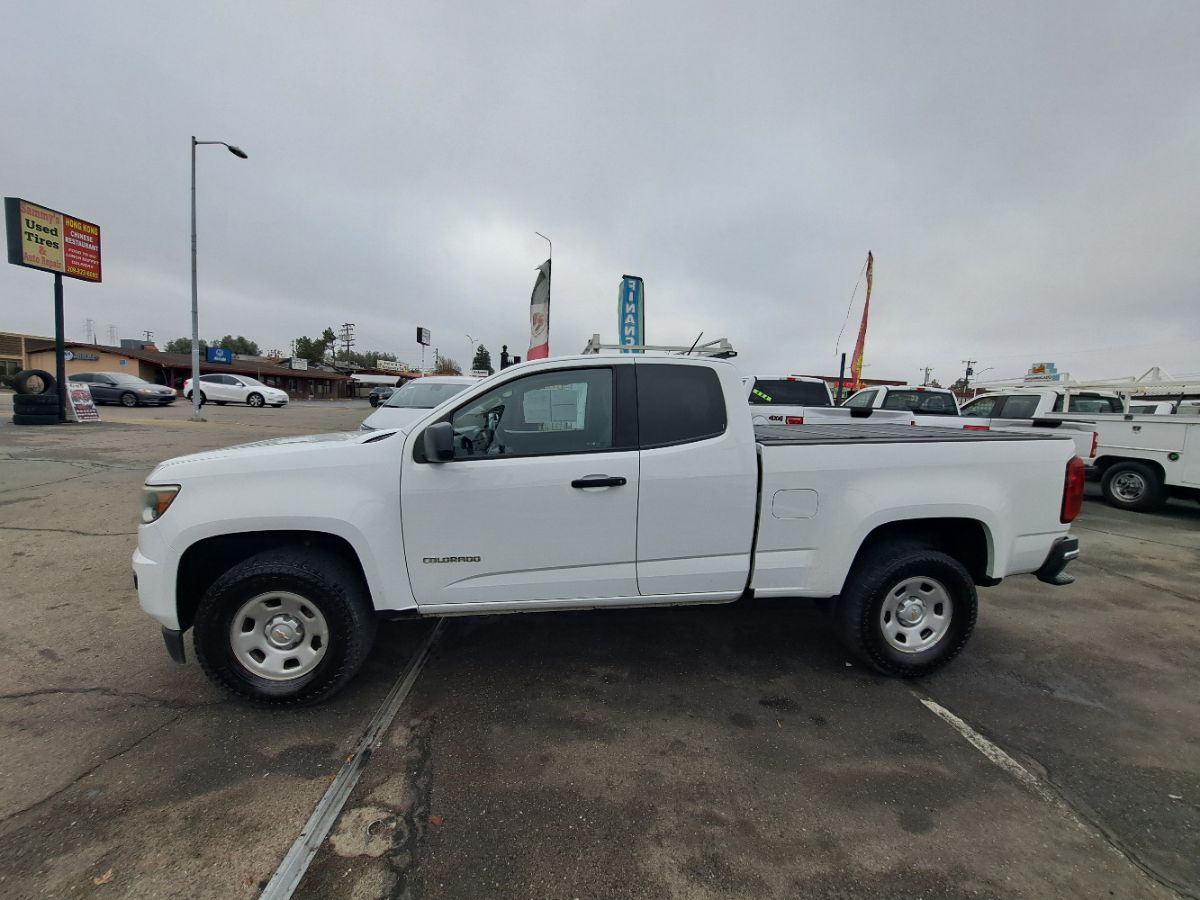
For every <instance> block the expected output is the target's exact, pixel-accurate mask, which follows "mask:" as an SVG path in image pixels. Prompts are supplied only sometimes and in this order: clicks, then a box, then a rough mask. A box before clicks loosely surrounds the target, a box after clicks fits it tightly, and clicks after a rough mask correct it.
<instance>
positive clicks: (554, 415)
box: [133, 354, 1083, 704]
mask: <svg viewBox="0 0 1200 900" xmlns="http://www.w3.org/2000/svg"><path fill="white" fill-rule="evenodd" d="M1082 493H1083V466H1082V463H1080V461H1079V460H1078V459H1077V458H1075V456H1074V447H1073V445H1072V444H1071V442H1070V441H1067V440H1063V439H1060V438H1058V437H1057V436H1056V435H1055V434H1053V433H1048V434H1046V435H1031V434H1010V433H997V432H990V431H989V432H972V431H963V430H961V429H940V428H913V427H910V426H908V425H887V424H885V425H873V424H869V423H862V424H820V425H813V426H800V427H786V426H784V427H770V426H768V427H762V428H759V429H757V430H756V429H755V428H754V426H753V425H752V424H751V410H750V406H749V405H748V404H747V403H746V392H745V387H744V386H743V384H742V381H741V378H740V377H739V375H738V373H737V371H736V369H735V368H734V367H733V366H732V365H731V364H729V363H727V362H724V361H722V360H720V359H714V358H698V357H695V356H665V357H652V356H648V355H641V354H626V355H620V356H601V355H585V356H580V357H566V358H556V359H549V360H538V361H535V362H526V363H523V364H520V365H517V366H513V367H510V368H508V369H505V370H503V371H501V372H498V373H496V374H495V375H493V376H491V377H490V378H487V379H485V380H483V381H480V382H479V383H478V384H476V385H473V386H471V387H469V388H467V390H465V391H464V392H462V393H461V394H459V395H457V396H455V397H453V398H452V399H451V400H449V401H447V402H446V403H444V404H442V405H441V406H439V407H437V408H435V409H431V410H429V411H428V412H427V414H426V415H425V416H424V417H422V418H419V419H417V420H416V421H414V422H412V423H410V424H409V425H407V426H404V427H402V428H396V429H382V430H379V431H373V432H367V433H353V434H336V435H316V436H311V437H306V438H284V439H279V440H271V441H263V442H260V443H256V444H247V445H244V446H241V447H233V448H229V449H226V450H216V451H211V452H206V453H198V454H195V455H192V456H185V457H180V458H178V459H172V460H167V461H166V462H164V463H162V464H160V465H159V466H158V467H157V468H155V469H154V471H153V472H152V473H151V474H150V476H149V478H148V479H147V482H146V486H145V503H144V513H143V523H144V524H143V525H142V526H141V527H140V529H139V532H138V548H137V551H136V552H135V554H134V556H133V568H134V572H135V580H136V583H137V590H138V596H139V599H140V602H141V604H142V606H143V608H144V609H145V610H146V611H147V612H148V613H149V614H150V615H151V616H153V617H154V618H155V619H156V620H157V621H158V623H159V624H160V625H161V626H162V629H163V636H164V638H165V641H166V644H167V648H168V651H169V652H170V654H171V656H172V657H173V658H174V659H176V660H177V661H180V662H182V661H183V658H184V644H183V637H182V635H183V632H184V631H186V630H187V629H192V630H193V632H194V640H193V646H194V648H195V652H196V656H197V658H198V659H199V661H200V664H201V666H202V667H203V668H204V670H205V672H206V673H207V674H208V676H209V677H210V678H211V679H212V680H213V681H214V682H215V683H216V684H218V685H220V686H221V687H223V688H225V689H226V690H228V691H230V692H231V693H233V694H235V695H238V696H240V697H243V698H246V699H249V700H251V701H256V702H260V703H268V704H285V703H286V704H299V703H311V702H315V701H318V700H320V699H323V698H325V697H327V696H329V695H331V694H332V693H333V692H334V691H336V690H337V689H339V688H340V687H341V686H342V685H343V684H345V683H346V682H347V681H348V680H349V679H350V678H351V677H352V676H353V675H354V674H355V672H356V671H357V670H358V669H359V667H360V666H361V665H362V663H363V660H364V659H365V657H366V655H367V652H368V651H369V649H370V647H371V643H372V639H373V636H374V627H375V626H374V623H375V617H376V615H377V614H383V615H392V616H451V615H482V614H488V613H502V612H505V613H507V612H525V611H534V610H559V609H563V610H565V609H595V608H608V607H630V606H643V607H645V606H673V605H682V604H699V603H725V602H729V601H733V600H738V599H742V600H743V601H744V602H749V601H751V600H752V599H753V598H764V597H794V598H819V599H824V600H827V601H828V602H827V603H825V604H824V606H825V607H826V609H827V611H828V613H829V615H830V617H831V618H832V620H833V622H834V625H835V629H836V631H837V633H838V634H839V635H840V637H841V639H842V640H843V641H845V643H846V645H847V646H848V647H849V649H850V650H851V651H852V652H853V653H854V654H855V655H856V656H857V657H858V658H859V659H860V660H862V661H863V662H864V663H865V664H867V665H869V666H871V667H873V668H875V669H876V670H878V671H880V672H883V673H886V674H889V675H895V676H918V675H924V674H925V673H928V672H931V671H933V670H934V669H936V668H938V667H939V666H941V665H943V664H944V663H946V662H947V661H948V660H950V659H951V658H953V657H954V656H955V655H956V654H957V653H958V652H959V651H960V650H962V648H963V646H964V645H965V644H966V642H967V640H968V638H969V637H970V635H971V632H972V629H973V628H974V624H975V616H976V603H977V599H976V590H975V589H976V586H990V585H994V584H997V583H998V582H999V581H1000V579H1002V578H1004V577H1006V576H1010V575H1021V574H1034V575H1035V576H1036V577H1037V578H1039V579H1040V580H1041V581H1043V582H1047V583H1049V584H1067V583H1069V582H1070V581H1071V577H1070V576H1069V575H1067V574H1066V573H1065V571H1064V570H1065V568H1066V565H1067V563H1068V562H1069V561H1070V560H1071V559H1073V558H1074V557H1075V556H1076V555H1077V554H1078V542H1077V540H1076V539H1075V538H1074V537H1072V536H1071V535H1070V534H1069V528H1068V523H1069V522H1070V521H1071V520H1072V519H1074V517H1075V516H1076V514H1077V513H1078V511H1079V506H1080V502H1081V498H1082ZM481 515H483V516H485V517H489V518H492V519H495V518H496V517H497V516H500V517H501V519H502V521H503V523H504V524H503V527H496V528H479V527H475V525H474V524H473V523H476V522H478V521H479V517H480V516H481ZM501 519H497V521H500V520H501ZM829 598H836V599H832V600H831V599H829Z"/></svg>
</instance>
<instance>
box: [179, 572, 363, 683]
mask: <svg viewBox="0 0 1200 900" xmlns="http://www.w3.org/2000/svg"><path fill="white" fill-rule="evenodd" d="M361 582H362V579H361V577H360V576H359V574H358V573H357V572H355V571H354V570H353V569H351V567H350V566H348V565H347V564H346V563H345V562H343V561H342V560H341V559H339V558H338V557H336V556H333V555H331V554H324V553H313V552H311V551H308V552H301V551H299V550H288V549H281V550H269V551H266V552H264V553H259V554H258V555H256V556H252V557H250V558H249V559H247V560H245V561H244V562H241V563H239V564H238V565H236V566H234V567H233V568H232V569H230V570H229V571H228V572H226V573H225V574H224V575H222V576H221V577H220V578H218V579H217V580H216V581H215V582H214V583H213V585H212V587H210V588H209V589H208V591H207V592H206V593H205V594H204V597H203V598H202V599H201V600H200V605H199V606H198V607H197V609H196V620H195V635H194V643H195V648H196V658H197V659H198V660H199V662H200V666H201V667H202V668H203V669H204V673H205V674H206V675H207V676H208V677H209V679H210V680H211V681H212V682H213V683H215V684H216V685H217V686H218V687H220V688H222V689H224V690H226V691H228V692H229V693H231V694H235V695H237V696H239V697H242V698H244V699H247V700H250V701H253V702H255V703H258V704H261V705H271V706H274V705H292V706H303V705H308V704H312V703H317V702H319V701H321V700H324V699H326V698H328V697H330V696H332V695H333V694H334V693H336V692H337V691H338V690H340V689H341V688H342V687H343V686H344V685H345V684H346V683H347V682H348V681H349V680H350V679H351V678H353V677H354V675H355V674H356V673H357V672H358V670H359V668H360V667H361V666H362V664H363V662H364V661H365V660H366V658H367V654H368V652H369V651H370V649H371V644H372V642H373V641H374V638H375V616H374V613H373V611H372V609H371V604H370V602H369V600H368V598H367V594H366V591H365V589H364V587H363V586H362V583H361Z"/></svg>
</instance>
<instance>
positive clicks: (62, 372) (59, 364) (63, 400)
mask: <svg viewBox="0 0 1200 900" xmlns="http://www.w3.org/2000/svg"><path fill="white" fill-rule="evenodd" d="M64 342H65V337H64V335H63V284H62V275H61V274H60V273H58V272H55V273H54V377H55V378H56V379H57V380H58V421H59V422H65V421H67V414H66V412H65V410H66V404H67V393H68V391H67V361H66V359H65V358H64V357H63V353H64V352H65V348H64V347H63V344H64Z"/></svg>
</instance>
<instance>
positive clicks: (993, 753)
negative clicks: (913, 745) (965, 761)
mask: <svg viewBox="0 0 1200 900" xmlns="http://www.w3.org/2000/svg"><path fill="white" fill-rule="evenodd" d="M917 699H918V700H920V701H921V703H922V704H923V705H924V706H925V708H926V709H928V710H929V711H930V712H932V713H933V714H934V715H935V716H937V717H938V718H940V719H942V720H943V721H945V722H946V723H947V724H949V726H950V727H951V728H953V729H954V730H955V731H957V732H958V733H959V734H961V735H962V736H963V737H965V738H966V739H967V740H968V741H969V742H970V743H971V746H973V747H974V748H975V749H976V750H978V751H979V752H980V753H982V754H983V755H984V756H986V757H987V758H988V759H989V760H991V762H992V763H994V764H995V765H997V766H999V767H1000V768H1001V769H1003V770H1004V771H1005V772H1007V773H1008V774H1009V775H1011V776H1012V777H1013V778H1015V779H1017V781H1019V782H1021V784H1023V785H1025V786H1026V787H1027V788H1029V789H1030V790H1031V791H1033V792H1034V793H1035V794H1037V795H1038V796H1039V797H1041V798H1042V799H1043V800H1045V801H1046V802H1048V803H1054V804H1057V803H1058V802H1059V801H1058V798H1057V797H1055V796H1054V794H1052V793H1051V792H1050V791H1049V790H1047V788H1046V786H1045V785H1043V784H1042V783H1041V782H1040V781H1038V779H1037V776H1036V775H1034V774H1033V773H1032V772H1030V771H1029V770H1028V769H1027V768H1025V767H1024V766H1023V765H1021V764H1020V763H1019V762H1017V761H1016V760H1015V759H1013V758H1012V757H1011V756H1009V755H1008V754H1007V753H1005V752H1004V751H1003V750H1001V749H1000V748H999V747H997V746H996V745H995V744H993V743H992V742H991V741H989V740H988V739H987V738H985V737H984V736H983V735H982V734H980V733H979V732H978V731H976V730H975V729H974V728H972V727H971V726H970V725H968V724H967V723H966V722H964V721H963V720H962V719H960V718H959V717H958V716H956V715H955V714H954V713H952V712H950V710H948V709H946V707H944V706H942V705H941V704H939V703H934V702H933V701H932V700H928V699H926V698H925V697H922V696H921V695H920V694H918V695H917Z"/></svg>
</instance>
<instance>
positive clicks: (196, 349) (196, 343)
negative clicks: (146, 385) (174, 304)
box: [192, 134, 248, 422]
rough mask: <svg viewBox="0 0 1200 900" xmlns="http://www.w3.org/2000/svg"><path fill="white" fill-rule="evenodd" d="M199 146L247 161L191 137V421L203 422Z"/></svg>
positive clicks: (229, 147)
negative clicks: (198, 266) (198, 254)
mask: <svg viewBox="0 0 1200 900" xmlns="http://www.w3.org/2000/svg"><path fill="white" fill-rule="evenodd" d="M200 144H220V145H221V146H222V147H224V148H225V149H226V150H228V151H229V152H230V153H232V154H233V155H234V156H236V157H237V158H238V159H247V158H248V157H247V156H246V152H245V151H244V150H241V149H240V148H238V147H235V146H233V145H232V144H227V143H225V142H224V141H198V140H196V136H195V135H194V134H193V135H192V421H193V422H203V421H204V418H203V417H202V416H201V415H200V316H199V314H198V312H197V308H196V307H197V304H196V298H197V291H196V147H198V146H199V145H200Z"/></svg>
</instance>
